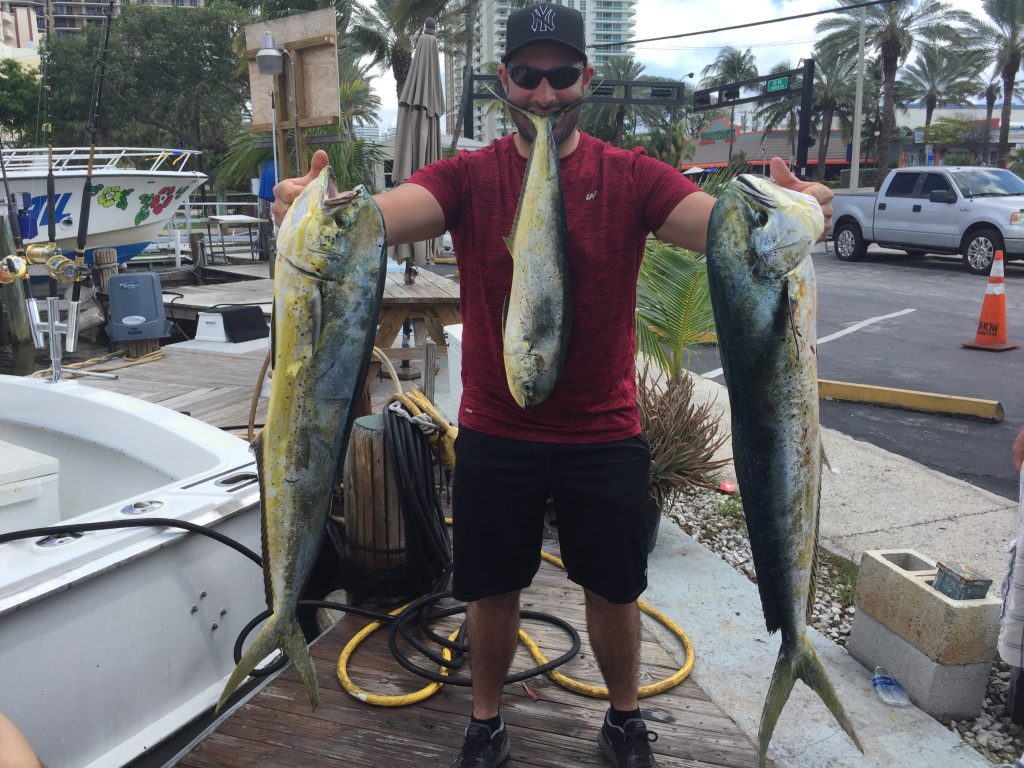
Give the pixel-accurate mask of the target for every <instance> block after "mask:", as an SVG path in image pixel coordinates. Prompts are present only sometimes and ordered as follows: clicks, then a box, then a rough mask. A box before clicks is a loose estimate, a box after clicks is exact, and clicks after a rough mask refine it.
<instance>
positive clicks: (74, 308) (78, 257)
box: [66, 0, 114, 352]
mask: <svg viewBox="0 0 1024 768" xmlns="http://www.w3.org/2000/svg"><path fill="white" fill-rule="evenodd" d="M103 14H104V15H105V16H106V17H107V20H106V23H105V24H104V25H103V43H102V45H101V46H100V59H99V73H98V75H97V78H96V87H95V89H94V90H93V96H92V106H91V108H90V110H89V124H88V128H87V131H88V134H89V160H88V162H87V163H86V168H85V180H84V181H83V182H82V207H81V211H80V213H79V216H78V238H77V240H76V241H75V267H76V268H77V270H76V272H77V274H76V275H75V278H74V285H73V287H72V289H71V302H70V303H69V305H68V320H67V325H68V331H67V338H66V349H67V351H68V352H74V351H75V347H77V346H78V313H79V303H80V300H81V296H82V281H83V280H84V279H85V278H86V277H87V276H88V275H89V271H88V268H87V267H86V266H85V242H86V238H87V236H88V233H89V211H90V209H91V207H92V195H91V192H92V168H93V163H94V162H95V158H96V133H97V125H96V124H97V122H98V120H99V111H100V104H101V102H102V100H103V85H104V83H105V82H106V79H107V53H108V52H109V50H110V28H111V26H112V19H113V15H114V0H110V2H109V3H108V4H107V8H106V10H105V11H104V12H103Z"/></svg>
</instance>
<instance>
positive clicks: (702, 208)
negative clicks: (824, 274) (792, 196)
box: [654, 157, 833, 253]
mask: <svg viewBox="0 0 1024 768" xmlns="http://www.w3.org/2000/svg"><path fill="white" fill-rule="evenodd" d="M771 170H772V179H773V180H774V181H775V183H776V184H778V185H779V186H780V187H784V188H786V189H791V190H793V191H794V192H803V193H805V194H808V195H810V196H811V197H813V198H814V199H815V200H817V201H818V204H819V205H820V206H821V212H822V214H824V216H825V231H824V232H823V233H822V237H824V236H825V233H827V232H828V230H829V227H830V226H831V224H832V197H833V192H832V190H831V189H829V188H828V187H826V186H824V185H823V184H818V183H816V182H813V181H800V180H799V179H798V178H797V177H796V176H794V175H793V174H792V173H791V172H790V170H789V168H788V167H787V166H786V163H785V162H784V161H783V160H782V159H781V158H778V157H773V158H772V161H771ZM714 206H715V198H713V197H712V196H711V195H709V194H707V193H706V192H693V193H691V194H689V195H687V196H686V197H684V198H683V199H682V200H681V201H680V202H679V204H678V205H677V206H676V207H675V208H673V209H672V213H670V214H669V215H668V218H667V219H666V220H665V223H664V224H663V225H662V226H661V228H659V229H658V231H657V232H655V233H654V235H655V237H657V238H658V239H659V240H664V241H665V242H667V243H672V244H673V245H678V246H679V247H680V248H686V249H688V250H691V251H697V252H698V253H704V252H705V251H706V250H707V238H708V220H709V219H710V218H711V209H712V208H714Z"/></svg>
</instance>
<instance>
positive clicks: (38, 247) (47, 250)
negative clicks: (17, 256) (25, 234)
mask: <svg viewBox="0 0 1024 768" xmlns="http://www.w3.org/2000/svg"><path fill="white" fill-rule="evenodd" d="M25 255H26V256H27V257H28V263H29V264H45V263H46V262H47V261H48V260H49V259H51V258H53V257H54V256H59V255H60V249H59V248H58V247H57V244H56V243H29V244H28V245H26V246H25Z"/></svg>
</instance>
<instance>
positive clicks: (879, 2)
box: [587, 0, 896, 48]
mask: <svg viewBox="0 0 1024 768" xmlns="http://www.w3.org/2000/svg"><path fill="white" fill-rule="evenodd" d="M894 2H896V0H870V2H866V3H854V4H853V5H844V6H842V7H841V8H829V9H828V10H825V11H811V12H810V13H798V14H797V15H796V16H783V17H782V18H779V19H765V20H763V21H751V22H748V23H746V24H736V25H734V26H731V27H718V28H717V29H702V30H700V31H699V32H680V33H679V34H678V35H663V36H662V37H648V38H646V39H644V40H620V41H619V42H617V43H591V44H590V45H588V46H587V48H614V47H616V46H620V45H637V44H638V43H655V42H658V41H659V40H675V39H677V38H680V37H694V36H696V35H710V34H713V33H715V32H728V31H729V30H732V29H746V28H747V27H760V26H763V25H765V24H777V23H778V22H780V21H793V20H794V19H806V18H808V17H809V16H822V15H823V14H826V13H845V12H846V11H854V10H856V9H858V8H866V7H868V6H871V5H882V4H884V3H894Z"/></svg>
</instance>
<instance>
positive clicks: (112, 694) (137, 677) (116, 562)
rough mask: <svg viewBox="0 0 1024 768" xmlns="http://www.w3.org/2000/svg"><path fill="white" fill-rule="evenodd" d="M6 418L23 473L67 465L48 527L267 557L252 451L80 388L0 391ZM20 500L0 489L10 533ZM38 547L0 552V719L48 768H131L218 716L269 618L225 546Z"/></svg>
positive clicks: (247, 573) (35, 541) (17, 381)
mask: <svg viewBox="0 0 1024 768" xmlns="http://www.w3.org/2000/svg"><path fill="white" fill-rule="evenodd" d="M0 402H4V403H8V404H10V403H16V404H17V405H18V407H17V408H6V407H5V408H4V409H3V412H2V413H0V440H2V441H5V442H7V443H13V444H15V445H18V446H21V447H22V454H20V455H19V454H16V455H15V456H14V460H17V459H18V458H24V457H25V456H29V457H30V458H32V457H36V456H38V455H44V456H52V457H55V458H57V460H58V461H59V464H60V468H59V476H60V478H59V496H60V511H59V513H58V514H59V520H58V521H56V522H54V521H53V519H52V517H53V514H54V513H53V510H52V509H41V508H40V509H39V510H38V518H39V521H38V522H39V523H40V524H43V525H47V524H54V525H58V526H59V525H71V524H74V523H84V522H94V521H102V520H114V519H118V520H132V519H139V518H144V517H168V518H175V519H179V520H187V521H189V522H193V523H197V524H200V525H203V526H205V527H209V528H213V529H215V530H217V531H219V532H221V533H223V534H225V535H227V536H229V537H231V538H233V539H236V540H238V541H240V542H241V543H242V544H244V545H246V546H248V547H249V548H250V549H253V550H255V551H257V552H258V551H259V548H260V514H259V498H258V490H257V483H256V482H255V466H254V464H253V461H252V456H251V454H250V452H249V450H248V446H247V445H246V443H245V442H244V441H242V440H239V439H238V438H235V437H232V436H230V435H226V434H225V433H223V432H221V431H219V430H217V429H215V428H213V427H210V426H209V425H206V424H203V423H201V422H198V421H196V420H194V419H191V418H189V417H186V416H183V415H181V414H178V413H175V412H173V411H170V410H168V409H165V408H162V407H160V406H155V405H152V404H150V403H145V402H142V401H139V400H135V399H133V398H128V397H124V396H121V395H115V394H113V393H110V392H105V391H102V390H98V389H91V388H87V387H84V386H81V385H78V384H76V383H74V382H61V383H58V384H50V383H47V382H42V381H38V380H33V379H23V378H15V377H11V376H0ZM11 411H14V413H11ZM3 450H4V446H2V445H0V452H2V451H3ZM7 450H8V451H10V448H9V447H8V448H7ZM32 452H35V453H32ZM11 463H15V462H14V461H12V462H11ZM23 463H24V462H23ZM29 463H31V462H29ZM47 471H49V470H47ZM44 479H46V478H44ZM25 482H28V481H27V480H26V481H25ZM14 497H15V498H17V494H14ZM10 498H12V496H11V495H10V494H8V495H7V496H4V495H3V487H2V486H0V533H3V532H5V527H4V524H3V520H4V515H3V513H4V511H5V507H4V506H3V505H4V503H5V500H6V501H10ZM154 501H156V502H161V504H162V506H160V507H159V508H152V509H150V508H149V507H147V506H145V503H148V502H154ZM154 506H155V505H154ZM139 509H142V512H141V514H126V513H129V512H130V513H135V512H138V511H139ZM32 514H37V512H36V511H32ZM26 524H28V525H29V526H31V525H32V522H31V521H30V520H26V519H24V517H22V518H20V519H19V520H18V527H19V529H22V528H23V527H25V525H26ZM39 541H40V537H32V538H31V539H26V540H21V541H15V542H10V543H7V544H0V669H3V670H4V672H3V683H2V685H0V711H2V712H4V714H6V715H7V716H8V717H10V718H11V719H12V720H13V721H14V722H15V723H16V724H17V725H18V727H19V728H20V729H21V730H22V731H23V732H24V733H25V734H26V736H27V737H28V739H29V741H30V743H31V744H32V745H33V746H34V748H35V749H36V751H37V752H38V753H39V755H40V757H41V759H42V760H43V762H44V764H46V765H47V766H48V768H83V767H86V766H88V767H89V768H100V766H103V767H104V768H106V767H107V766H120V765H123V764H124V763H127V762H128V761H130V760H132V759H133V758H135V757H137V756H138V755H139V754H141V753H142V752H144V751H145V750H147V749H149V748H152V747H153V746H155V745H156V744H158V743H159V742H160V741H162V740H163V739H165V738H167V737H168V736H170V735H171V734H173V733H174V732H176V731H177V730H179V729H180V728H182V727H183V726H185V725H187V724H188V723H189V722H190V721H192V720H193V719H195V718H196V717H197V716H199V715H200V714H202V713H203V712H204V711H206V710H207V709H208V708H209V707H210V706H212V704H213V703H215V701H216V699H217V696H218V695H219V694H220V690H221V686H222V684H223V682H224V680H225V679H226V677H227V675H228V674H229V673H230V671H231V670H232V669H233V668H234V660H233V656H232V649H233V645H234V642H235V639H236V637H237V636H238V633H239V631H240V630H241V628H242V627H243V626H244V625H245V624H246V623H247V622H248V621H249V620H250V619H251V618H252V617H253V616H255V615H256V614H258V613H260V612H261V611H262V610H264V608H265V603H264V592H263V578H262V574H261V572H260V569H259V567H258V566H257V565H256V564H255V563H253V562H252V561H251V560H249V559H247V558H245V557H244V556H242V555H241V554H240V553H238V552H236V551H234V550H232V549H230V548H228V547H226V546H224V545H223V544H221V543H218V542H215V541H213V540H210V539H209V538H207V537H205V536H201V535H198V534H194V533H187V532H184V531H181V530H172V529H168V528H163V527H161V528H132V529H121V530H116V531H101V532H93V533H87V534H84V535H83V536H81V538H78V539H75V540H72V541H70V542H69V543H66V544H62V545H60V546H56V547H51V548H44V547H42V546H40V545H39Z"/></svg>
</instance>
